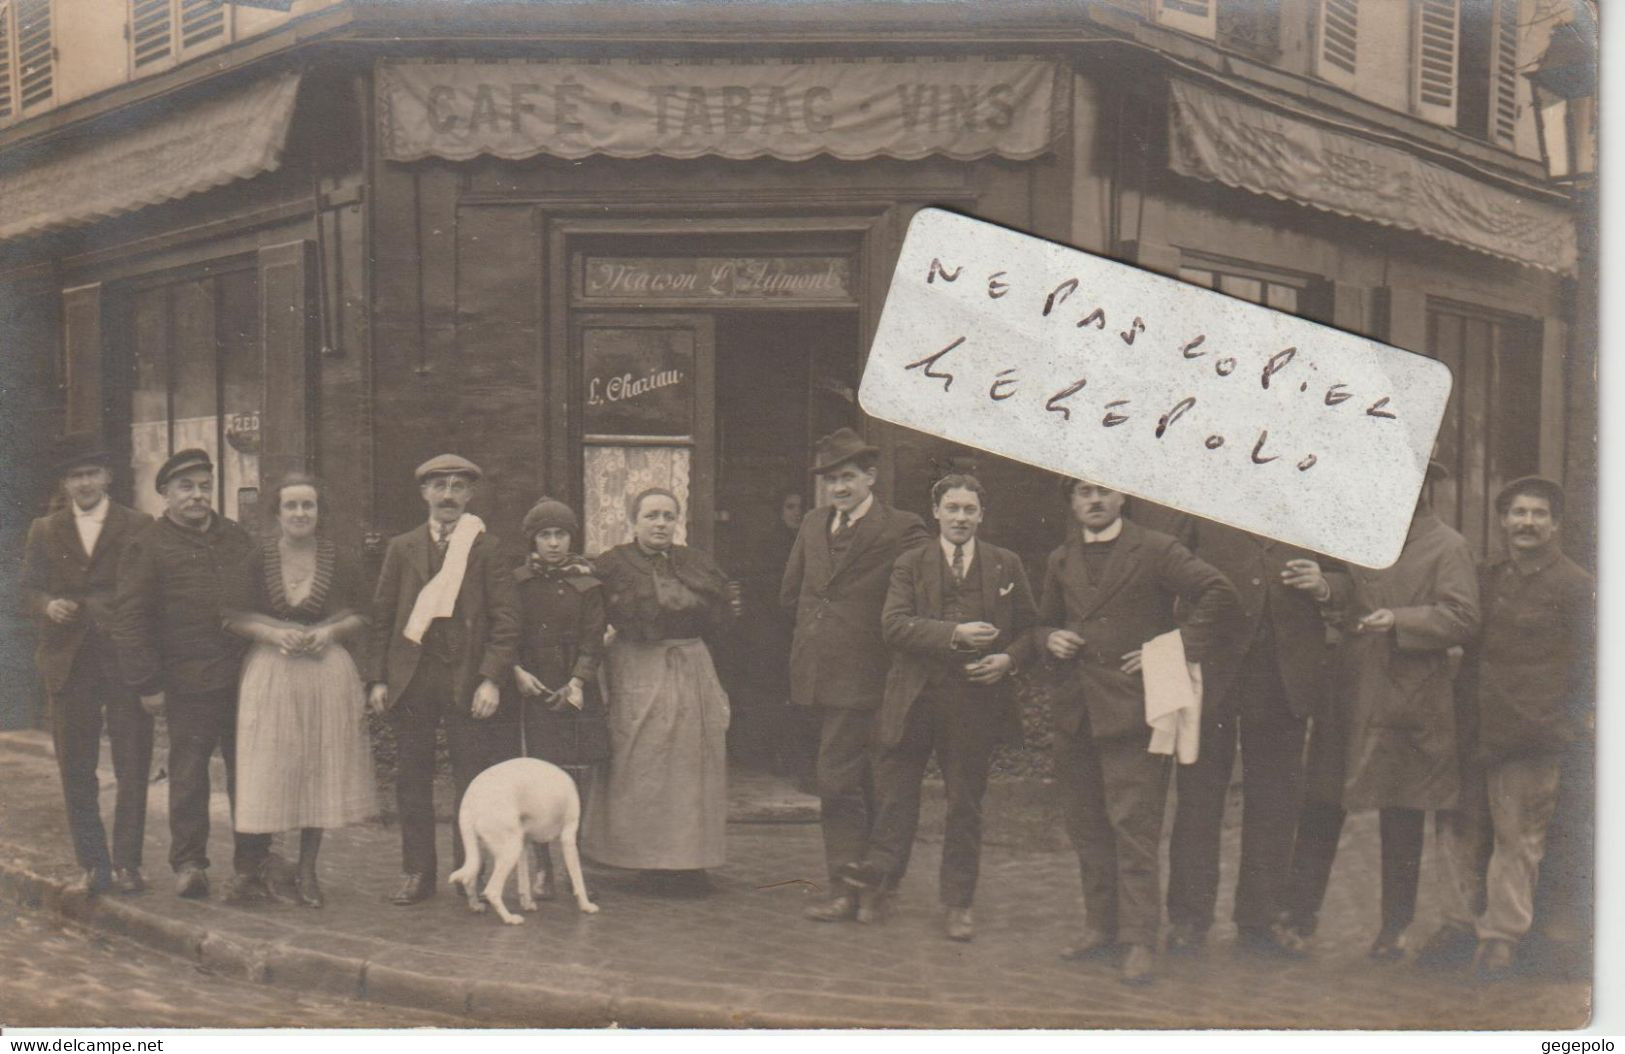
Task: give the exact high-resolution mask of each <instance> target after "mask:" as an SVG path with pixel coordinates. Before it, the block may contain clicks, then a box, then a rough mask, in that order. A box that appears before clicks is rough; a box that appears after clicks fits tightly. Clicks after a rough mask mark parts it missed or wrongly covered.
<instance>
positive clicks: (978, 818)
mask: <svg viewBox="0 0 1625 1054" xmlns="http://www.w3.org/2000/svg"><path fill="white" fill-rule="evenodd" d="M953 705H954V709H953V711H952V713H951V714H950V715H948V716H949V720H948V722H947V723H946V729H945V731H946V735H943V736H939V737H938V746H937V763H938V764H939V765H940V766H941V767H942V778H943V784H944V788H945V790H946V792H947V796H948V824H947V828H946V831H945V832H944V834H943V840H942V868H941V873H940V876H939V886H938V888H939V890H940V893H941V897H942V903H943V906H944V907H950V908H968V907H970V906H971V901H972V900H974V899H975V897H976V880H977V878H978V876H979V875H980V873H981V867H982V799H983V798H984V797H985V796H986V794H987V775H988V770H989V769H990V768H991V767H992V765H993V736H992V734H991V731H990V730H989V729H987V728H986V727H985V726H986V721H985V719H984V718H985V715H987V714H989V713H992V706H991V705H989V704H988V703H987V702H985V701H984V700H981V699H974V698H973V699H961V700H956V701H955V702H954V704H953Z"/></svg>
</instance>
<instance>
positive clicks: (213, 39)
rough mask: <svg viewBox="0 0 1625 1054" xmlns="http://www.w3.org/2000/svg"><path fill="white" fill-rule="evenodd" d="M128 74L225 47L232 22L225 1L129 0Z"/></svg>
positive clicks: (159, 67)
mask: <svg viewBox="0 0 1625 1054" xmlns="http://www.w3.org/2000/svg"><path fill="white" fill-rule="evenodd" d="M129 4H130V21H129V25H128V27H127V29H126V31H125V36H126V37H127V38H128V39H129V42H130V71H131V73H138V72H139V73H145V72H148V71H150V70H158V69H164V68H166V67H169V66H173V65H175V64H176V63H177V62H184V61H186V60H187V59H189V58H191V57H192V56H194V55H197V54H201V53H202V52H204V51H208V50H211V49H213V48H216V47H218V46H220V45H221V44H224V43H225V42H226V41H227V40H228V39H229V38H230V35H231V33H230V30H231V23H230V20H229V16H228V12H227V9H226V4H225V0H129Z"/></svg>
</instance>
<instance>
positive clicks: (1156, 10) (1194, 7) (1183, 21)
mask: <svg viewBox="0 0 1625 1054" xmlns="http://www.w3.org/2000/svg"><path fill="white" fill-rule="evenodd" d="M1217 4H1218V0H1151V17H1152V20H1153V21H1155V22H1156V23H1157V24H1158V25H1160V26H1167V27H1168V28H1169V29H1178V30H1181V31H1182V32H1185V33H1191V34H1194V35H1195V36H1199V37H1206V38H1207V39H1208V40H1212V39H1213V36H1214V28H1215V25H1216V19H1215V8H1216V5H1217Z"/></svg>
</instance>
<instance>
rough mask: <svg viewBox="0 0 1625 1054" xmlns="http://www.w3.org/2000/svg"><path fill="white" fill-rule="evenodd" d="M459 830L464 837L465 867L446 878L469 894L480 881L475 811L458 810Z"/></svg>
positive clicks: (478, 842)
mask: <svg viewBox="0 0 1625 1054" xmlns="http://www.w3.org/2000/svg"><path fill="white" fill-rule="evenodd" d="M457 828H458V830H460V831H461V832H462V835H463V866H462V867H459V868H458V869H457V870H455V871H453V872H452V873H451V874H449V875H447V876H446V881H447V882H449V883H451V884H452V885H454V886H456V887H458V888H459V889H461V890H463V891H464V892H467V891H469V890H471V889H473V888H474V883H476V882H478V881H479V880H480V840H479V836H478V835H476V834H475V833H474V810H473V809H459V810H457Z"/></svg>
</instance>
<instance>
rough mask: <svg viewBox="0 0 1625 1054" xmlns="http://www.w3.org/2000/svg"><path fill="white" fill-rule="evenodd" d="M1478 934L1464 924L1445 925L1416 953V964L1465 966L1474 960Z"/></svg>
mask: <svg viewBox="0 0 1625 1054" xmlns="http://www.w3.org/2000/svg"><path fill="white" fill-rule="evenodd" d="M1477 947H1478V936H1477V934H1475V933H1474V932H1473V931H1472V930H1470V929H1467V928H1466V927H1464V926H1452V925H1444V926H1440V927H1439V928H1438V929H1436V930H1434V931H1433V936H1431V937H1429V938H1428V939H1427V941H1426V942H1425V943H1423V945H1422V947H1421V948H1420V949H1418V950H1417V953H1416V965H1418V966H1427V967H1437V968H1444V967H1451V966H1465V965H1466V964H1467V963H1468V962H1471V961H1472V960H1473V953H1474V951H1475V950H1476V949H1477Z"/></svg>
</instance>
